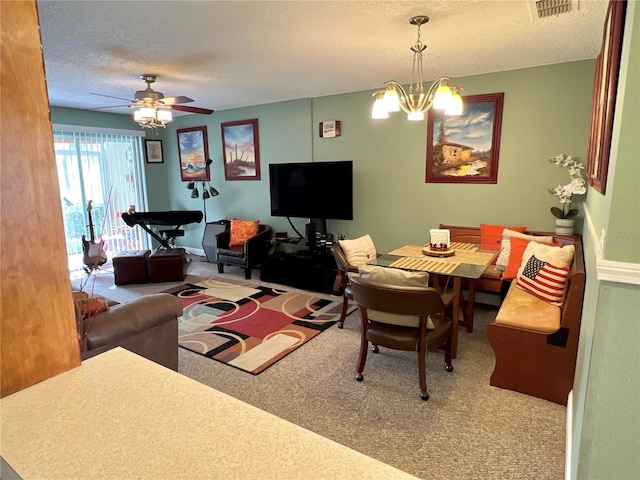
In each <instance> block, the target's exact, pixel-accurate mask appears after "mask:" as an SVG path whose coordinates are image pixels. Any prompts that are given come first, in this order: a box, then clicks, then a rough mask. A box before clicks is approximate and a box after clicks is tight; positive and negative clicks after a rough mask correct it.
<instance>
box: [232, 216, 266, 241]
mask: <svg viewBox="0 0 640 480" xmlns="http://www.w3.org/2000/svg"><path fill="white" fill-rule="evenodd" d="M259 226H260V222H259V221H258V220H231V233H230V240H229V246H230V247H233V246H238V245H244V242H246V241H247V240H249V239H250V238H251V237H255V236H256V235H257V234H258V227H259Z"/></svg>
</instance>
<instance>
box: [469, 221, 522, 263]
mask: <svg viewBox="0 0 640 480" xmlns="http://www.w3.org/2000/svg"><path fill="white" fill-rule="evenodd" d="M505 228H508V229H509V230H515V231H516V232H519V233H524V232H525V230H526V229H527V227H503V226H502V225H487V224H485V223H481V224H480V248H481V249H483V250H492V251H495V252H497V251H499V250H500V248H501V246H502V231H503V230H504V229H505ZM518 266H520V265H518Z"/></svg>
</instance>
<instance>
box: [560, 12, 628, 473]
mask: <svg viewBox="0 0 640 480" xmlns="http://www.w3.org/2000/svg"><path fill="white" fill-rule="evenodd" d="M639 40H640V8H639V7H638V5H637V2H629V3H628V4H627V17H626V25H625V33H624V40H623V49H622V62H621V67H620V80H619V85H618V98H617V101H616V114H615V120H614V128H613V130H614V131H613V140H612V149H611V158H610V163H609V174H608V181H607V188H606V195H601V194H600V193H598V192H596V191H595V190H590V191H589V192H588V198H587V203H586V208H587V211H588V215H589V218H590V220H591V224H592V225H593V227H592V229H587V228H585V229H584V231H583V239H584V245H585V262H586V265H587V286H586V292H585V304H584V313H583V316H582V329H581V332H580V347H579V351H578V363H577V368H576V377H575V383H574V394H575V398H574V402H573V407H574V408H573V411H574V415H573V425H574V429H573V433H572V437H573V444H574V448H575V451H574V452H573V453H572V458H571V460H572V478H579V479H632V478H633V479H637V478H640V374H639V373H640V313H639V312H640V266H639V264H640V248H639V247H640V190H639V189H638V185H639V184H640V157H639V152H640V41H639ZM603 231H604V232H605V234H606V236H605V237H604V241H602V239H601V237H600V236H601V233H602V232H603ZM611 267H614V268H617V269H619V270H620V271H622V272H627V275H628V276H629V277H630V278H635V283H623V282H615V281H602V280H600V279H599V278H598V277H599V276H601V274H602V272H603V271H604V269H606V268H611Z"/></svg>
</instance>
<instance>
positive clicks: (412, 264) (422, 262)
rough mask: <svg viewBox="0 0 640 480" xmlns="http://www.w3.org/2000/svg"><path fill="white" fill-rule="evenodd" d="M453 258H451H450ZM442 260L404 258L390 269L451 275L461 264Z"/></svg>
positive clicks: (394, 263)
mask: <svg viewBox="0 0 640 480" xmlns="http://www.w3.org/2000/svg"><path fill="white" fill-rule="evenodd" d="M449 258H451V257H449ZM442 260H445V259H442V258H437V259H436V258H431V257H429V258H425V257H424V256H423V257H422V258H416V257H402V258H400V259H398V260H396V261H395V262H393V263H392V264H391V265H389V266H390V267H396V268H405V269H408V270H418V271H422V272H432V273H451V272H453V271H454V270H455V269H456V268H458V266H459V265H460V263H459V262H458V263H455V262H443V261H442Z"/></svg>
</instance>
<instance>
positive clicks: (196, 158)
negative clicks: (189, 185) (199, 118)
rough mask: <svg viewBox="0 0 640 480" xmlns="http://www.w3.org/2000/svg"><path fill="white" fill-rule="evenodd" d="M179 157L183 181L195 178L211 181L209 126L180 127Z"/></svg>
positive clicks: (178, 132) (178, 131)
mask: <svg viewBox="0 0 640 480" xmlns="http://www.w3.org/2000/svg"><path fill="white" fill-rule="evenodd" d="M176 133H177V134H178V157H179V160H180V178H181V179H182V181H183V182H191V181H194V180H202V181H206V182H208V181H209V167H208V166H207V158H209V146H208V144H207V127H192V128H179V129H178V130H177V131H176Z"/></svg>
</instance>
